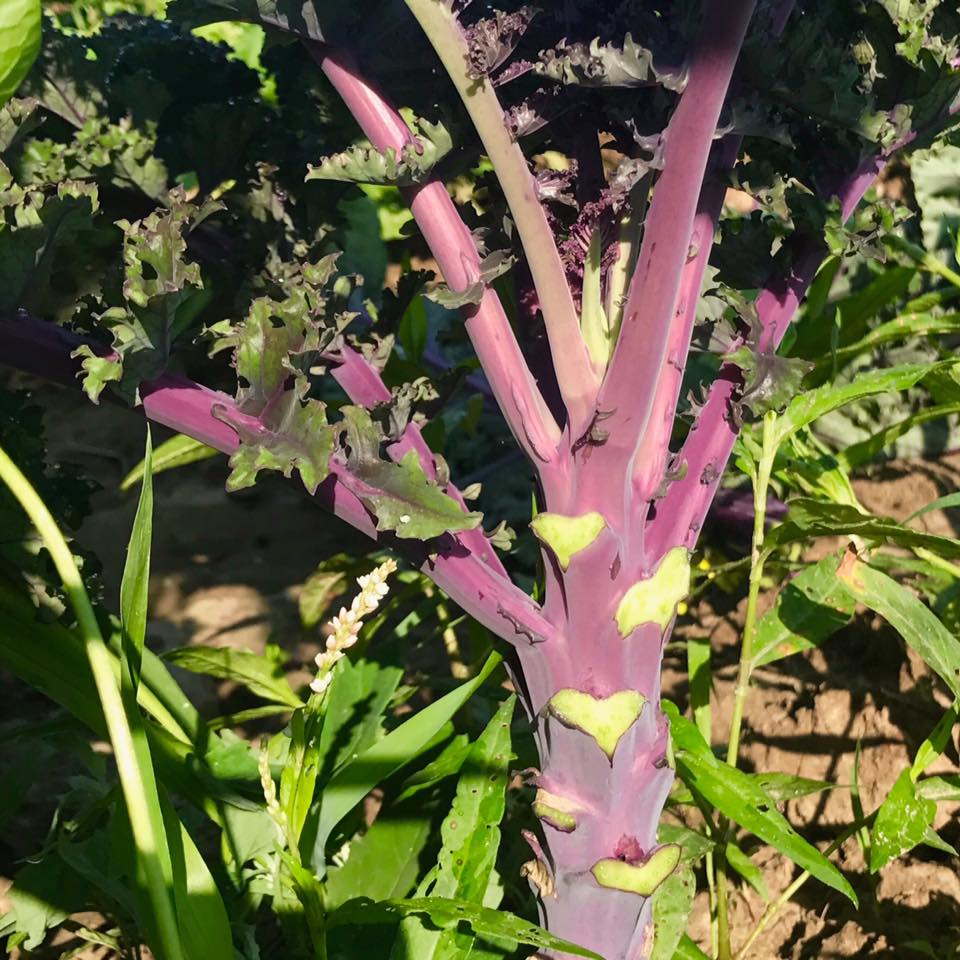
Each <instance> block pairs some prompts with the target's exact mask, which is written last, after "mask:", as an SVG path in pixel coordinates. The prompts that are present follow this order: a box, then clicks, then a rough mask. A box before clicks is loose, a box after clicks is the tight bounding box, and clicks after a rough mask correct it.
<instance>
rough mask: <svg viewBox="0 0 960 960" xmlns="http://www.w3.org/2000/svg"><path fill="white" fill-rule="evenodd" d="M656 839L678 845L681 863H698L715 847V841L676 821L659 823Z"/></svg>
mask: <svg viewBox="0 0 960 960" xmlns="http://www.w3.org/2000/svg"><path fill="white" fill-rule="evenodd" d="M657 840H658V841H659V842H660V843H673V844H676V845H677V846H678V847H680V849H681V851H682V853H681V854H680V862H681V863H698V862H699V861H700V860H702V859H703V858H704V857H705V856H706V855H707V854H708V853H709V852H710V851H711V850H713V849H714V847H716V843H715V842H714V841H713V840H711V839H710V838H709V837H705V836H704V835H703V834H702V833H698V832H697V831H696V830H691V829H690V828H689V827H683V826H680V824H677V823H661V824H660V826H659V827H658V828H657Z"/></svg>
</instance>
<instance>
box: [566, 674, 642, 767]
mask: <svg viewBox="0 0 960 960" xmlns="http://www.w3.org/2000/svg"><path fill="white" fill-rule="evenodd" d="M646 702H647V698H646V697H645V696H644V695H643V694H642V693H640V692H639V691H638V690H621V691H619V692H618V693H614V694H611V695H610V696H609V697H595V696H593V695H592V694H589V693H584V692H583V691H582V690H572V689H569V688H568V689H564V690H558V691H557V692H556V693H555V694H554V695H553V696H552V697H551V698H550V704H549V707H550V712H551V713H552V714H553V715H554V716H555V717H556V718H557V719H558V720H559V721H560V722H561V723H562V724H563V725H564V726H565V727H573V728H575V729H577V730H582V731H583V732H584V733H585V734H587V735H588V736H591V737H593V739H594V740H596V742H597V745H598V746H599V747H600V749H601V750H602V751H603V752H604V753H605V754H606V755H607V757H608V759H610V760H611V761H612V760H613V753H614V751H615V750H616V749H617V744H618V743H619V742H620V738H621V737H622V736H623V735H624V734H625V733H626V732H627V731H628V730H629V729H630V727H632V726H633V724H634V723H636V721H637V718H638V717H639V716H640V714H641V712H642V711H643V707H644V704H645V703H646Z"/></svg>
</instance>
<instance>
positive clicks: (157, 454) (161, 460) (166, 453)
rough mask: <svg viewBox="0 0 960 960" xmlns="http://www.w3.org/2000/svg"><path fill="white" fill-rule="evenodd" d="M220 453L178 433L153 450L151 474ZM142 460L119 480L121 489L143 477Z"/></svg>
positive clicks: (129, 486)
mask: <svg viewBox="0 0 960 960" xmlns="http://www.w3.org/2000/svg"><path fill="white" fill-rule="evenodd" d="M219 455H220V451H219V450H214V449H213V447H208V446H207V445H206V444H205V443H201V442H200V441H199V440H194V439H193V437H188V436H186V435H185V434H182V433H178V434H176V435H175V436H173V437H171V438H170V439H169V440H164V442H163V443H161V444H160V446H159V447H157V448H156V449H155V450H154V451H153V475H154V476H156V475H157V474H158V473H163V471H164V470H173V469H175V468H176V467H184V466H186V465H187V464H188V463H197V462H198V461H200V460H208V459H210V458H211V457H217V456H219ZM143 470H144V461H143V460H141V461H140V462H139V463H138V464H137V465H136V466H135V467H134V468H133V469H132V470H131V471H130V472H129V473H128V474H127V475H126V476H125V477H124V478H123V480H121V481H120V489H121V490H129V489H130V488H131V487H132V486H134V485H135V484H138V483H139V482H140V481H141V480H142V479H143Z"/></svg>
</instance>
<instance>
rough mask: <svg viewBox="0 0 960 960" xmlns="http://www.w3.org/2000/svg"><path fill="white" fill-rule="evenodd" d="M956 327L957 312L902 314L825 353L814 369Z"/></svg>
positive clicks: (824, 368)
mask: <svg viewBox="0 0 960 960" xmlns="http://www.w3.org/2000/svg"><path fill="white" fill-rule="evenodd" d="M914 272H915V271H914V270H910V271H909V273H910V275H911V276H912V275H913V273H914ZM846 319H847V317H846V312H844V320H846ZM958 329H960V314H956V313H950V314H947V315H946V316H942V317H938V316H934V315H933V314H929V313H908V314H904V315H903V316H900V317H895V318H894V319H893V320H889V321H887V322H886V323H881V324H880V325H879V326H877V327H874V328H873V329H872V330H871V331H870V332H869V333H867V334H866V335H865V336H863V337H861V338H860V339H859V340H857V341H855V342H854V343H851V344H848V345H847V346H845V347H840V348H839V349H838V350H835V351H833V352H832V353H827V354H825V355H824V356H823V357H822V358H821V359H819V360H818V361H817V366H816V369H817V371H818V372H819V371H824V372H827V371H830V370H831V369H833V366H834V364H837V365H838V366H839V365H840V364H842V363H845V362H846V361H847V360H850V359H852V358H853V357H855V356H857V355H859V354H861V353H866V352H867V351H869V350H874V349H876V348H877V347H879V346H882V345H883V344H886V343H891V342H894V341H899V340H913V339H916V338H917V337H927V336H931V335H933V334H938V333H956V331H957V330H958Z"/></svg>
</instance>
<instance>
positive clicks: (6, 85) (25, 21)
mask: <svg viewBox="0 0 960 960" xmlns="http://www.w3.org/2000/svg"><path fill="white" fill-rule="evenodd" d="M40 21H41V13H40V0H4V2H3V3H2V4H0V107H2V106H3V105H4V104H5V103H6V102H7V101H8V100H9V99H10V98H11V97H12V96H13V95H14V94H15V93H16V92H17V87H19V86H20V84H21V83H22V82H23V78H24V77H25V76H26V75H27V73H28V71H29V70H30V67H31V65H32V64H33V61H34V60H35V59H36V56H37V53H39V51H40Z"/></svg>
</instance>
